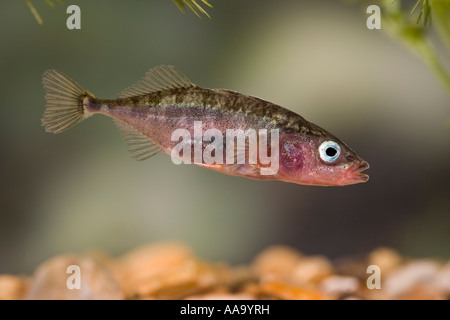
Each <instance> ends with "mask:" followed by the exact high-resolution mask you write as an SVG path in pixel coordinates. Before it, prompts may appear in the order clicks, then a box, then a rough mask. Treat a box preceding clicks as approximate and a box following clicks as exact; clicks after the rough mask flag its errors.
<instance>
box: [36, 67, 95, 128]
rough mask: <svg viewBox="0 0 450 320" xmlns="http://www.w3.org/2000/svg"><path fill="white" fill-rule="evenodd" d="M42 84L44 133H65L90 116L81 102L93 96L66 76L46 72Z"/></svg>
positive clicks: (51, 71) (49, 71)
mask: <svg viewBox="0 0 450 320" xmlns="http://www.w3.org/2000/svg"><path fill="white" fill-rule="evenodd" d="M42 84H43V86H44V90H45V101H46V102H47V105H46V108H45V111H44V115H43V116H42V119H41V122H42V126H44V127H45V131H47V132H53V133H60V132H63V131H66V130H67V129H69V128H71V127H73V126H74V125H76V124H78V123H80V122H81V121H83V120H84V119H86V118H87V117H89V116H91V115H92V113H90V112H88V111H87V110H86V108H85V107H84V105H83V100H84V98H85V97H88V98H94V95H93V94H92V93H90V92H89V91H87V90H86V89H84V88H83V87H81V86H80V85H79V84H77V83H76V82H75V81H73V80H72V79H70V78H69V77H68V76H66V75H64V74H62V73H60V72H58V71H56V70H47V71H45V72H44V74H43V76H42Z"/></svg>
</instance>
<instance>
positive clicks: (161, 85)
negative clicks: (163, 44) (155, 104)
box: [119, 66, 195, 98]
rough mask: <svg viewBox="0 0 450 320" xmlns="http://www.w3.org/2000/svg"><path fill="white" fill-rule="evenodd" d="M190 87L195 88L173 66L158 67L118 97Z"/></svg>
mask: <svg viewBox="0 0 450 320" xmlns="http://www.w3.org/2000/svg"><path fill="white" fill-rule="evenodd" d="M190 87H195V84H193V83H192V82H191V81H190V80H189V79H188V77H186V76H185V75H184V74H182V73H181V72H180V71H178V70H177V69H175V67H174V66H159V67H156V68H153V69H150V70H149V71H147V73H146V74H145V75H144V77H143V78H142V79H141V80H139V81H138V82H137V83H136V84H134V85H132V86H131V87H129V88H127V89H125V90H124V91H122V92H121V93H120V95H119V96H120V97H121V98H128V97H132V96H140V95H144V94H148V93H150V92H156V91H161V90H167V89H176V88H190Z"/></svg>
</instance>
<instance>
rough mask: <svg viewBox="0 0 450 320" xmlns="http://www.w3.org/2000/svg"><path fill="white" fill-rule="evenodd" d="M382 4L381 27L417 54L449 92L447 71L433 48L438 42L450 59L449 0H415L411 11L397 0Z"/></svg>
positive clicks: (384, 1)
mask: <svg viewBox="0 0 450 320" xmlns="http://www.w3.org/2000/svg"><path fill="white" fill-rule="evenodd" d="M381 6H382V8H381V12H382V26H383V27H382V28H383V29H384V30H386V31H387V32H388V33H389V34H390V35H391V36H392V37H393V38H395V39H397V40H398V41H399V42H400V43H402V44H403V45H404V46H405V47H406V48H408V49H409V50H410V51H412V52H413V53H415V54H417V55H418V56H419V57H420V58H421V59H422V60H423V61H424V62H425V64H426V65H427V66H428V68H429V69H430V70H431V71H432V72H433V73H434V75H435V76H436V78H437V79H438V80H439V82H440V83H441V84H442V86H443V87H444V88H445V89H446V90H447V92H448V94H449V95H450V73H449V70H447V69H446V68H445V67H444V64H443V63H442V59H441V58H440V57H439V55H438V54H437V51H436V45H437V44H438V43H439V42H441V43H443V44H444V45H446V46H447V50H446V51H445V53H444V54H445V55H446V56H447V58H450V1H449V0H418V1H417V2H416V4H415V5H414V7H413V8H412V10H407V8H406V6H404V5H403V4H402V2H401V1H400V0H396V1H392V0H383V1H382V5H381ZM416 16H417V17H416ZM434 34H435V35H437V37H435V36H434Z"/></svg>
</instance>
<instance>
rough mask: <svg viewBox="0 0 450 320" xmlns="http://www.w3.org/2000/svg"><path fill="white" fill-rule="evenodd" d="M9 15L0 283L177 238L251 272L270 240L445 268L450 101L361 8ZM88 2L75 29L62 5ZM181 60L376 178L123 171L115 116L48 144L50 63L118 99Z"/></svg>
mask: <svg viewBox="0 0 450 320" xmlns="http://www.w3.org/2000/svg"><path fill="white" fill-rule="evenodd" d="M33 4H34V5H35V7H36V8H37V9H38V11H39V12H40V14H41V16H42V18H43V20H44V25H42V26H39V25H38V24H37V22H36V21H35V19H34V18H33V16H32V15H31V13H30V11H29V10H28V8H27V7H26V5H25V3H24V2H23V1H2V2H1V3H0V15H1V19H0V21H1V24H2V27H1V29H0V39H1V51H0V68H1V69H0V70H1V73H0V82H1V83H0V84H1V105H2V107H1V109H0V110H1V111H0V112H1V126H0V130H1V131H0V132H1V135H0V148H1V150H2V156H1V158H0V164H1V165H0V170H1V172H0V173H1V175H0V177H1V180H0V181H1V183H0V188H1V189H0V221H1V222H0V273H30V272H31V271H32V270H33V269H34V268H35V267H37V265H39V264H40V263H41V262H43V261H45V260H46V259H48V258H50V257H52V256H54V255H57V254H60V253H66V252H72V251H73V252H82V251H84V250H89V249H93V248H100V249H102V250H105V251H107V252H109V253H110V254H112V255H117V254H120V253H123V252H125V251H127V250H129V249H131V248H133V247H134V246H137V245H140V244H143V243H148V242H154V241H164V240H180V241H183V242H185V243H186V244H188V245H190V246H191V247H192V248H193V250H194V252H195V253H196V254H197V255H198V256H200V257H201V258H203V259H208V260H212V261H226V262H229V263H233V264H237V263H246V262H249V261H250V260H251V259H252V258H253V257H254V256H255V255H256V254H257V253H258V252H259V251H261V250H262V249H264V248H266V247H267V246H269V245H272V244H286V245H291V246H293V247H295V248H297V249H299V250H301V251H303V252H306V253H308V254H325V255H327V256H328V257H331V258H335V257H341V256H347V255H358V254H366V253H368V252H369V251H370V250H372V249H374V248H376V247H378V246H390V247H393V248H395V249H397V250H399V251H400V252H401V253H403V254H408V255H413V256H418V257H431V256H433V257H442V258H449V257H450V250H449V247H450V170H449V169H450V166H449V159H450V148H449V147H450V143H449V141H450V132H449V130H448V128H446V126H445V121H446V120H447V119H449V118H450V99H449V97H448V95H447V94H446V92H445V91H444V90H443V89H442V88H441V86H440V85H439V83H438V82H437V80H436V79H435V78H434V77H433V75H432V74H431V72H430V71H429V70H428V69H427V68H426V66H425V65H424V64H423V63H422V61H420V60H419V59H418V58H416V57H415V56H413V55H411V54H410V53H409V52H407V51H405V50H404V49H403V48H402V47H401V46H400V45H399V44H398V43H396V42H395V41H393V40H392V39H390V38H389V37H388V36H386V34H385V33H384V32H383V31H382V30H368V29H367V28H366V19H367V17H368V15H367V14H366V13H365V7H364V6H357V5H356V6H355V5H349V4H348V3H345V2H341V1H313V0H310V1H288V0H285V1H257V3H256V1H239V0H227V1H219V0H213V1H211V4H212V5H213V6H214V8H212V9H208V12H209V13H210V14H211V16H212V19H211V20H209V19H207V18H206V17H203V18H202V19H198V18H197V17H196V16H195V15H194V14H193V13H192V12H188V13H187V14H182V13H181V12H180V11H179V10H178V9H177V8H176V6H175V5H174V3H172V2H171V1H169V0H165V1H150V0H139V1H137V0H136V1H110V0H96V1H91V0H90V1H88V0H85V1H76V0H74V1H70V3H69V2H66V3H65V4H63V5H59V4H57V5H56V7H55V8H53V9H52V8H50V7H48V6H46V4H45V3H44V1H33ZM69 4H77V5H79V6H80V7H81V12H82V18H81V19H82V20H81V25H82V29H81V30H73V31H71V30H68V29H67V28H66V19H67V17H68V14H66V12H65V11H66V8H67V6H68V5H69ZM160 64H172V65H174V66H176V67H177V68H178V69H180V70H181V71H183V72H184V73H185V74H187V75H188V76H189V77H190V78H191V80H192V81H193V82H195V83H197V84H198V85H200V86H203V87H209V88H227V89H232V90H236V91H240V92H242V93H246V94H251V95H256V96H259V97H261V98H263V99H266V100H269V101H272V102H275V103H277V104H279V105H282V106H285V107H287V108H289V109H291V110H293V111H295V112H297V113H299V114H300V115H302V116H303V117H305V118H306V119H307V120H309V121H312V122H314V123H316V124H318V125H320V126H322V127H324V128H326V129H327V130H329V131H330V132H332V133H334V134H335V135H337V136H338V137H339V138H341V139H342V140H343V141H345V142H346V143H347V144H349V145H350V146H351V147H352V148H353V149H354V150H355V151H356V152H357V153H358V154H359V155H360V156H361V157H362V158H364V159H366V160H367V161H368V162H369V163H370V164H371V169H370V170H369V171H368V173H369V174H370V177H371V178H370V181H369V182H368V183H366V184H359V185H354V186H348V187H328V188H325V187H309V186H301V185H295V184H289V183H283V182H262V181H253V180H249V179H245V178H238V177H232V176H227V175H224V174H220V173H216V172H213V171H209V170H205V169H201V168H198V167H195V166H187V165H184V166H175V165H173V164H172V162H171V161H170V158H169V157H168V156H166V155H158V156H156V157H154V158H152V159H150V160H147V161H144V162H141V163H138V162H136V161H134V160H133V159H131V158H130V157H129V155H128V153H127V151H126V146H125V143H124V142H123V140H122V137H121V136H120V133H119V132H118V131H117V130H116V128H115V126H114V125H113V123H112V121H111V120H110V119H108V118H106V117H102V116H95V117H93V118H91V119H89V120H88V121H85V122H83V123H82V124H80V125H78V126H76V127H75V128H73V129H71V130H69V131H68V132H66V133H63V134H60V135H53V134H48V133H45V131H44V129H43V128H42V127H41V125H40V118H41V115H42V112H43V110H44V106H45V101H44V92H43V89H42V85H41V76H42V73H43V72H44V70H46V69H48V68H54V69H57V70H59V71H62V72H63V73H66V74H67V75H69V76H71V77H72V78H73V79H75V80H76V81H78V82H79V83H80V84H82V85H83V86H85V87H86V88H88V89H89V90H90V91H92V92H93V93H94V94H96V95H97V96H98V97H103V98H114V97H116V96H117V94H118V92H120V91H121V90H123V89H124V88H126V87H128V86H130V85H131V84H133V83H134V82H136V81H137V80H138V79H140V78H141V76H142V75H143V74H144V73H145V72H146V71H147V70H148V69H149V68H151V67H153V66H157V65H160Z"/></svg>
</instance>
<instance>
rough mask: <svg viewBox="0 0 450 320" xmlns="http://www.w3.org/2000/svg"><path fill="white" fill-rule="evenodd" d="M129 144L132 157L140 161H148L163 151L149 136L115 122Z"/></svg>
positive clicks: (117, 121)
mask: <svg viewBox="0 0 450 320" xmlns="http://www.w3.org/2000/svg"><path fill="white" fill-rule="evenodd" d="M114 122H115V123H116V125H117V128H119V131H120V132H121V133H122V135H123V137H124V139H125V142H126V143H127V147H128V151H130V153H131V156H132V157H133V158H135V159H136V160H138V161H141V160H145V159H148V158H150V157H152V156H154V155H155V154H158V153H159V152H160V151H161V148H159V147H158V146H157V145H155V144H154V143H153V142H152V141H151V140H150V139H149V138H148V137H147V136H144V135H143V134H141V133H139V132H137V131H136V130H134V129H133V128H131V127H129V126H128V125H127V124H125V123H123V122H121V121H119V120H114Z"/></svg>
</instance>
